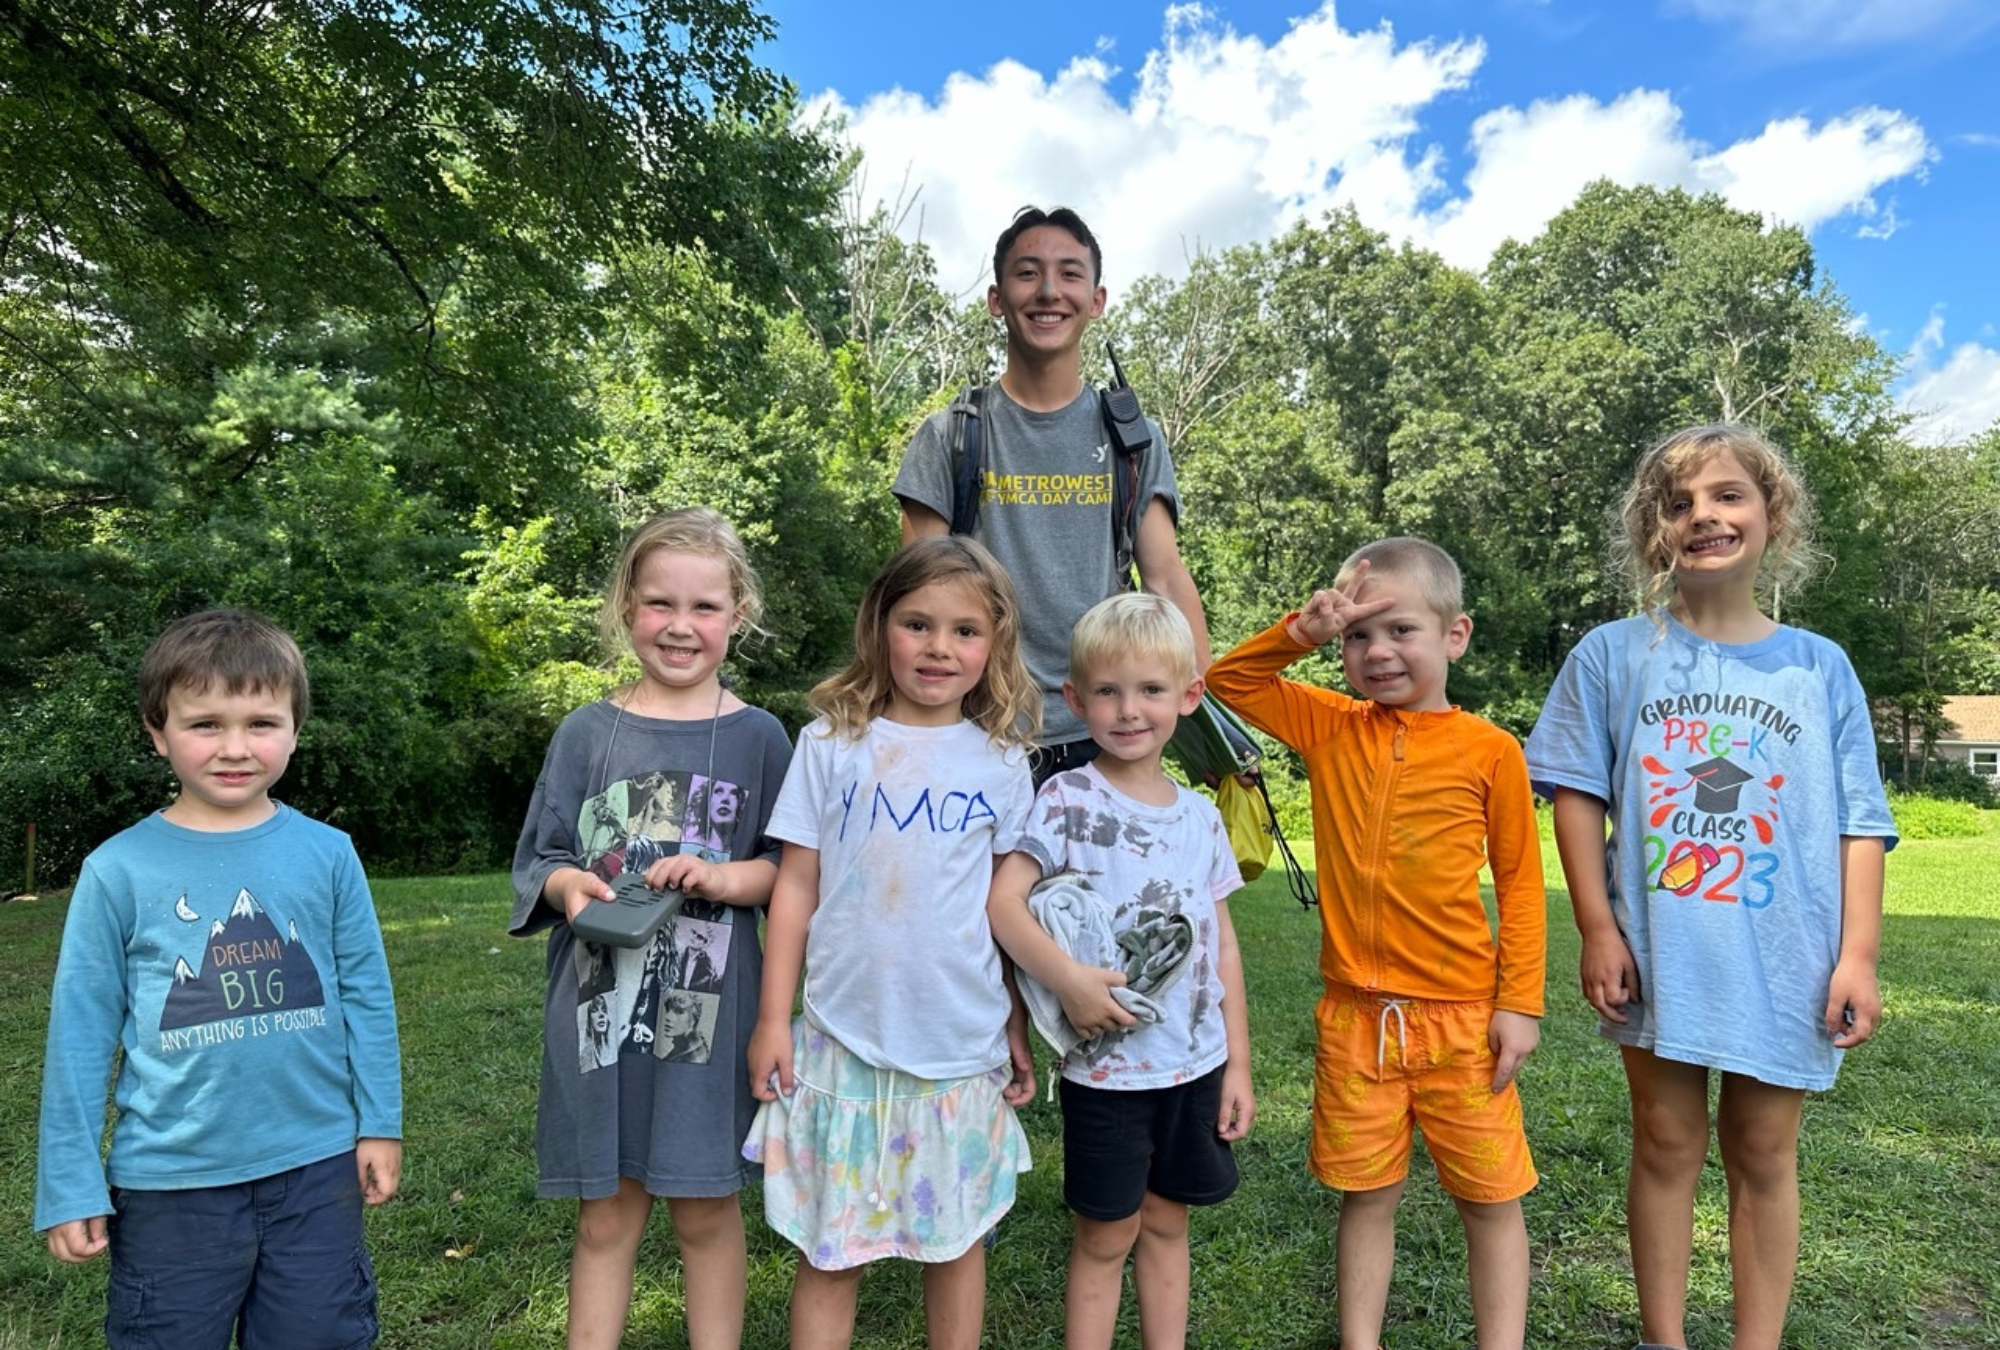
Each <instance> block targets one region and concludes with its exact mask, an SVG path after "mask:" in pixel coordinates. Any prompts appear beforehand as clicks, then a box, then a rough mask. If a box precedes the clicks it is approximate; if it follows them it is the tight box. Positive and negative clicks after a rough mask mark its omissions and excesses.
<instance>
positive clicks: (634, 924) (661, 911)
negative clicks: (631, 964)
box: [569, 872, 685, 947]
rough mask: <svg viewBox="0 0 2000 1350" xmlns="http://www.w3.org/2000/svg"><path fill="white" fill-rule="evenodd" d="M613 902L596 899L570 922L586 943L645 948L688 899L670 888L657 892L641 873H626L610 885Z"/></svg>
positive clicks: (611, 900)
mask: <svg viewBox="0 0 2000 1350" xmlns="http://www.w3.org/2000/svg"><path fill="white" fill-rule="evenodd" d="M611 890H612V898H611V899H610V900H608V901H607V900H593V901H591V902H590V903H589V904H587V905H585V906H584V907H583V909H582V911H581V912H580V913H579V914H578V915H577V916H576V917H575V918H574V919H571V920H570V921H569V926H570V927H571V928H573V929H575V930H576V935H577V936H578V937H580V938H582V939H583V940H584V941H585V942H601V943H605V944H608V945H610V946H613V947H643V946H645V945H646V944H647V943H648V942H651V941H652V940H653V934H655V933H657V932H659V931H660V925H662V924H664V923H665V922H666V921H667V920H669V919H671V918H673V917H674V915H676V914H678V913H680V911H681V901H682V900H683V899H684V898H685V897H684V896H683V895H682V894H681V892H680V891H679V890H677V889H674V888H672V887H669V888H668V889H666V890H664V891H656V890H654V889H653V888H652V887H651V886H648V885H647V884H646V878H645V876H644V875H643V874H642V873H639V872H625V873H622V874H620V876H619V878H618V880H616V881H614V882H612V883H611Z"/></svg>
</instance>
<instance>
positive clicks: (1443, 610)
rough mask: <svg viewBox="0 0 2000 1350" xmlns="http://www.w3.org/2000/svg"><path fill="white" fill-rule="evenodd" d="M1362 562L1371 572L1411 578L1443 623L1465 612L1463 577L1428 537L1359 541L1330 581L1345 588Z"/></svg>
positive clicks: (1450, 559)
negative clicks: (1358, 545) (1358, 544)
mask: <svg viewBox="0 0 2000 1350" xmlns="http://www.w3.org/2000/svg"><path fill="white" fill-rule="evenodd" d="M1364 562H1365V563H1367V564H1368V570H1369V572H1371V573H1372V574H1375V575H1377V576H1393V577H1400V578H1401V579H1403V580H1404V581H1409V582H1414V583H1415V584H1416V587H1417V591H1418V593H1419V594H1421V595H1422V596H1423V600H1424V603H1425V604H1426V605H1428V606H1429V607H1430V609H1431V611H1432V612H1433V613H1435V614H1436V615H1437V616H1438V617H1439V618H1440V619H1442V620H1444V621H1445V623H1447V624H1449V623H1450V622H1451V621H1452V620H1453V619H1456V618H1457V617H1458V616H1459V615H1461V614H1463V613H1465V579H1464V578H1463V577H1461V576H1460V575H1459V571H1458V564H1457V563H1456V562H1455V561H1453V560H1452V556H1451V555H1450V554H1449V553H1446V552H1445V551H1444V550H1443V549H1441V548H1439V547H1438V546H1437V545H1436V544H1433V543H1432V542H1431V541H1430V540H1428V539H1417V538H1414V537H1412V536H1409V535H1397V536H1395V537H1394V538H1390V539H1377V540H1376V541H1375V542H1374V543H1372V544H1363V545H1362V546H1361V547H1360V548H1357V549H1355V550H1354V552H1352V553H1350V554H1348V555H1347V561H1346V562H1344V563H1342V564H1341V565H1340V575H1338V576H1336V577H1335V578H1334V579H1333V584H1334V585H1335V586H1336V587H1337V588H1339V589H1341V590H1346V589H1347V587H1348V586H1349V585H1350V584H1351V583H1352V582H1353V580H1354V573H1355V570H1356V569H1357V568H1359V567H1360V565H1361V564H1362V563H1364Z"/></svg>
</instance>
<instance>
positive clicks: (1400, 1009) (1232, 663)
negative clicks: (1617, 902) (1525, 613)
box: [1208, 539, 1547, 1350]
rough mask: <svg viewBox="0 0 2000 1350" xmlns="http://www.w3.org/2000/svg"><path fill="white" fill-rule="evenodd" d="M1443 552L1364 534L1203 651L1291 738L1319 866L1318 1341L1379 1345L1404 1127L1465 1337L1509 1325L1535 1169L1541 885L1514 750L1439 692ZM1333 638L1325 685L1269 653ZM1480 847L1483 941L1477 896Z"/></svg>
mask: <svg viewBox="0 0 2000 1350" xmlns="http://www.w3.org/2000/svg"><path fill="white" fill-rule="evenodd" d="M1461 589H1462V583H1461V582H1460V579H1459V572H1458V565H1457V564H1456V563H1454V562H1453V561H1452V560H1451V556H1450V555H1449V554H1447V553H1445V551H1444V550H1443V549H1440V548H1438V547H1437V546H1436V545H1434V544H1430V543H1427V542H1425V541H1423V540H1420V539H1384V540H1379V541H1377V542H1375V543H1373V544H1369V545H1367V546H1366V547H1364V548H1362V549H1360V550H1359V551H1357V552H1356V553H1355V554H1354V555H1353V556H1352V557H1350V558H1349V559H1348V560H1347V561H1346V563H1345V564H1343V565H1342V567H1341V570H1340V574H1339V576H1338V577H1337V578H1336V579H1335V582H1334V586H1333V588H1332V589H1329V590H1322V591H1317V592H1315V593H1314V594H1313V596H1312V598H1311V600H1310V601H1308V602H1307V604H1306V606H1305V607H1304V608H1303V609H1302V610H1300V611H1299V612H1297V613H1295V614H1291V615H1287V616H1286V617H1285V618H1284V619H1283V620H1281V621H1280V622H1278V623H1277V624H1274V625H1273V626H1272V627H1270V628H1268V629H1266V630H1265V631H1264V632H1262V633H1260V634H1258V635H1257V636H1255V637H1253V638H1251V639H1250V640H1249V641H1247V642H1245V643H1243V645H1241V646H1240V647H1238V648H1237V649H1236V650H1235V651H1232V652H1230V653H1229V654H1228V655H1227V656H1225V657H1223V658H1222V659H1221V660H1219V661H1217V662H1216V663H1215V664H1214V665H1213V666H1212V667H1210V669H1209V672H1208V684H1209V688H1210V689H1212V690H1214V691H1215V693H1216V694H1217V696H1219V697H1220V698H1221V699H1222V700H1223V701H1224V702H1225V703H1227V704H1228V705H1229V706H1230V707H1232V708H1234V709H1235V710H1236V711H1237V712H1239V713H1241V714H1242V715H1243V717H1244V719H1245V720H1247V721H1248V722H1249V723H1250V724H1251V725H1253V726H1255V727H1257V728H1258V729H1260V730H1262V731H1264V732H1267V733H1269V734H1270V735H1272V736H1275V737H1277V738H1278V739H1279V740H1281V741H1283V742H1284V743H1285V744H1286V745H1288V746H1290V747H1291V748H1292V749H1294V750H1296V751H1297V752H1298V753H1299V755H1300V756H1301V757H1302V758H1303V759H1304V760H1305V764H1306V774H1307V777H1308V779H1309V780H1310V781H1311V784H1312V811H1313V837H1314V839H1315V841H1316V845H1315V851H1316V854H1317V861H1318V865H1319V895H1320V901H1319V905H1320V926H1321V941H1320V973H1321V975H1322V976H1323V977H1324V979H1325V981H1326V991H1325V993H1324V994H1323V995H1322V996H1321V998H1320V1002H1319V1008H1318V1011H1317V1014H1316V1020H1317V1025H1318V1048H1317V1054H1316V1063H1315V1074H1314V1089H1313V1140H1312V1149H1311V1153H1310V1158H1309V1163H1310V1166H1311V1168H1312V1171H1313V1175H1315V1176H1316V1177H1318V1178H1319V1179H1320V1180H1321V1181H1323V1182H1325V1183H1326V1184H1327V1185H1329V1186H1331V1187H1334V1188H1335V1189H1337V1190H1340V1191H1342V1192H1344V1193H1345V1194H1344V1197H1343V1199H1342V1201H1341V1207H1340V1230H1339V1236H1338V1241H1337V1244H1336V1253H1337V1260H1338V1269H1337V1273H1336V1289H1337V1291H1338V1295H1339V1313H1340V1343H1341V1345H1342V1346H1344V1347H1348V1350H1368V1348H1369V1347H1373V1346H1376V1345H1378V1344H1379V1342H1380V1337H1381V1331H1382V1318H1383V1314H1384V1311H1385V1310H1386V1308H1387V1305H1388V1297H1389V1276H1390V1271H1391V1267H1392V1265H1393V1262H1394V1259H1395V1223H1396V1205H1397V1203H1398V1202H1399V1201H1400V1200H1401V1199H1402V1194H1403V1181H1404V1178H1405V1177H1406V1176H1407V1174H1408V1172H1409V1162H1410V1149H1411V1143H1412V1140H1413V1138H1414V1133H1415V1130H1416V1129H1417V1128H1418V1127H1421V1128H1422V1130H1423V1133H1424V1141H1425V1143H1426V1144H1427V1145H1428V1147H1429V1150H1430V1153H1431V1156H1432V1158H1433V1160H1434V1161H1435V1162H1436V1165H1437V1169H1438V1176H1439V1180H1440V1181H1441V1182H1442V1183H1443V1185H1444V1188H1445V1190H1446V1191H1448V1192H1449V1193H1450V1194H1451V1196H1452V1199H1453V1200H1454V1201H1455V1202H1456V1204H1457V1206H1458V1212H1459V1216H1460V1218H1461V1220H1462V1221H1463V1222H1464V1224H1465V1236H1466V1247H1467V1252H1468V1258H1469V1263H1470V1275H1471V1285H1472V1303H1473V1320H1474V1324H1475V1327H1476V1329H1477V1332H1478V1344H1479V1347H1480V1350H1519V1347H1520V1346H1521V1345H1522V1343H1523V1341H1524V1339H1525V1336H1526V1323H1527V1308H1528V1234H1527V1227H1526V1225H1525V1223H1524V1222H1523V1220H1522V1217H1521V1196H1522V1195H1524V1194H1526V1193H1527V1192H1528V1191H1529V1190H1531V1189H1532V1188H1533V1187H1534V1185H1535V1181H1536V1175H1535V1168H1534V1163H1533V1161H1532V1160H1531V1159H1530V1157H1529V1154H1528V1143H1527V1137H1526V1135H1525V1134H1524V1132H1523V1130H1522V1127H1521V1101H1520V1096H1519V1094H1518V1092H1517V1091H1516V1089H1515V1087H1514V1076H1515V1074H1516V1073H1517V1072H1519V1070H1520V1067H1521V1063H1522V1061H1523V1060H1524V1059H1526V1058H1527V1056H1528V1053H1529V1052H1530V1051H1532V1050H1533V1049H1534V1048H1535V1045H1536V1044H1537V1042H1538V1041H1539V1040H1540V1038H1541V1029H1540V1023H1539V1021H1538V1019H1539V1018H1540V1017H1541V1014H1542V984H1543V975H1544V969H1545V962H1546V938H1547V908H1546V898H1545V896H1544V893H1543V888H1542V865H1541V848H1540V844H1539V843H1538V841H1537V836H1536V833H1535V812H1534V800H1533V795H1532V793H1531V790H1530V788H1529V786H1528V766H1527V761H1526V760H1525V758H1524V757H1523V756H1522V753H1521V747H1520V744H1519V743H1518V742H1516V741H1515V739H1514V738H1513V737H1512V736H1510V735H1508V734H1507V733H1506V732H1504V731H1502V730H1501V729H1500V728H1498V727H1496V726H1494V725H1493V724H1492V723H1490V722H1487V721H1486V720H1484V719H1483V718H1479V717H1476V716H1474V715H1472V714H1471V713H1466V712H1460V711H1459V710H1458V709H1456V708H1454V707H1452V706H1451V704H1450V703H1449V702H1448V701H1447V699H1446V697H1445V680H1446V676H1447V674H1448V673H1449V671H1450V668H1451V663H1452V662H1453V661H1455V660H1457V659H1458V658H1459V657H1460V656H1462V655H1464V653H1465V648H1466V644H1467V642H1468V641H1469V640H1470V638H1471V636H1472V620H1471V619H1470V618H1468V617H1467V616H1466V614H1465V612H1464V607H1463V603H1462V599H1461ZM1335 637H1338V638H1339V639H1340V644H1341V662H1342V665H1343V667H1344V669H1345V670H1346V673H1347V681H1348V684H1349V685H1350V686H1351V687H1352V688H1354V689H1355V690H1356V691H1357V692H1358V693H1360V694H1361V695H1362V697H1360V698H1350V697H1348V696H1347V695H1345V694H1340V693H1336V692H1334V691H1332V690H1329V689H1321V688H1319V687H1317V686H1314V685H1307V684H1300V683H1297V682H1296V681H1292V680H1287V679H1284V678H1282V676H1281V674H1280V672H1282V671H1283V670H1284V669H1285V667H1287V666H1289V665H1290V664H1292V662H1294V661H1296V660H1298V659H1299V658H1300V657H1301V656H1304V655H1306V654H1307V653H1308V652H1310V651H1312V650H1314V649H1315V648H1317V647H1318V646H1320V644H1322V643H1324V642H1327V641H1329V640H1331V639H1333V638H1335ZM1489 858H1490V859H1491V862H1492V867H1493V877H1494V888H1495V892H1496V895H1497V897H1498V901H1499V906H1498V907H1499V915H1500V931H1499V940H1498V942H1497V943H1496V942H1495V940H1494V934H1493V932H1492V929H1491V928H1490V927H1489V925H1488V922H1487V918H1486V910H1485V907H1484V906H1483V905H1482V904H1481V902H1480V898H1479V869H1480V866H1481V864H1482V863H1485V862H1486V861H1487V860H1488V859H1489Z"/></svg>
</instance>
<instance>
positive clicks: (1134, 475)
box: [1099, 342, 1153, 577]
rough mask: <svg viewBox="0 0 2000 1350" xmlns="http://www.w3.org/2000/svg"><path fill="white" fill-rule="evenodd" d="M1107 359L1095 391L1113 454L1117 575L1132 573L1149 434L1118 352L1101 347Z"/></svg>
mask: <svg viewBox="0 0 2000 1350" xmlns="http://www.w3.org/2000/svg"><path fill="white" fill-rule="evenodd" d="M1104 354H1105V355H1106V356H1109V357H1110V358H1111V383H1110V384H1109V385H1108V386H1106V387H1105V388H1104V389H1102V390H1100V391H1099V407H1100V409H1101V410H1102V411H1103V414H1104V433H1105V436H1106V437H1107V438H1108V439H1109V440H1110V442H1111V448H1112V450H1113V451H1114V452H1115V455H1114V463H1113V464H1112V468H1111V538H1112V544H1113V547H1114V548H1115V549H1116V550H1117V555H1118V556H1117V565H1118V575H1119V576H1121V577H1122V576H1125V575H1126V574H1128V573H1129V572H1130V571H1131V570H1132V561H1133V558H1134V555H1135V551H1136V548H1137V541H1138V538H1139V514H1140V512H1141V510H1142V509H1143V503H1141V502H1140V501H1139V478H1140V469H1141V467H1142V461H1143V458H1144V456H1145V453H1146V451H1147V450H1148V449H1150V448H1151V447H1152V444H1153V433H1152V432H1151V430H1149V429H1148V428H1147V426H1146V414H1145V412H1144V411H1143V410H1142V409H1141V408H1140V407H1139V395H1138V394H1137V393H1136V392H1134V390H1133V388H1132V386H1131V385H1130V384H1128V383H1127V382H1126V380H1125V370H1124V367H1122V366H1120V365H1119V364H1118V353H1117V352H1115V351H1113V350H1112V349H1111V344H1110V343H1109V342H1106V343H1105V344H1104Z"/></svg>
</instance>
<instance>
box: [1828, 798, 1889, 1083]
mask: <svg viewBox="0 0 2000 1350" xmlns="http://www.w3.org/2000/svg"><path fill="white" fill-rule="evenodd" d="M1885 852H1886V849H1885V847H1884V845H1883V843H1882V841H1881V840H1880V839H1877V838H1869V837H1865V836H1860V835H1847V834H1844V835H1842V836H1841V837H1840V959H1839V960H1838V961H1837V962H1836V963H1835V964H1834V967H1833V979H1832V980H1831V981H1830V982H1829V983H1828V985H1827V991H1826V1032H1827V1035H1829V1036H1831V1037H1833V1043H1834V1044H1835V1045H1837V1046H1839V1047H1840V1048H1841V1049H1843V1050H1846V1049H1850V1048H1852V1047H1854V1046H1857V1045H1859V1044H1861V1043H1862V1042H1863V1041H1865V1040H1867V1039H1868V1038H1869V1037H1870V1036H1872V1035H1874V1034H1875V1024H1876V1023H1877V1022H1878V1021H1880V1020H1881V1017H1882V989H1881V986H1880V984H1878V983H1877V981H1876V976H1875V963H1876V960H1877V957H1878V954H1879V953H1880V952H1881V949H1882V860H1883V854H1884V853H1885Z"/></svg>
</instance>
